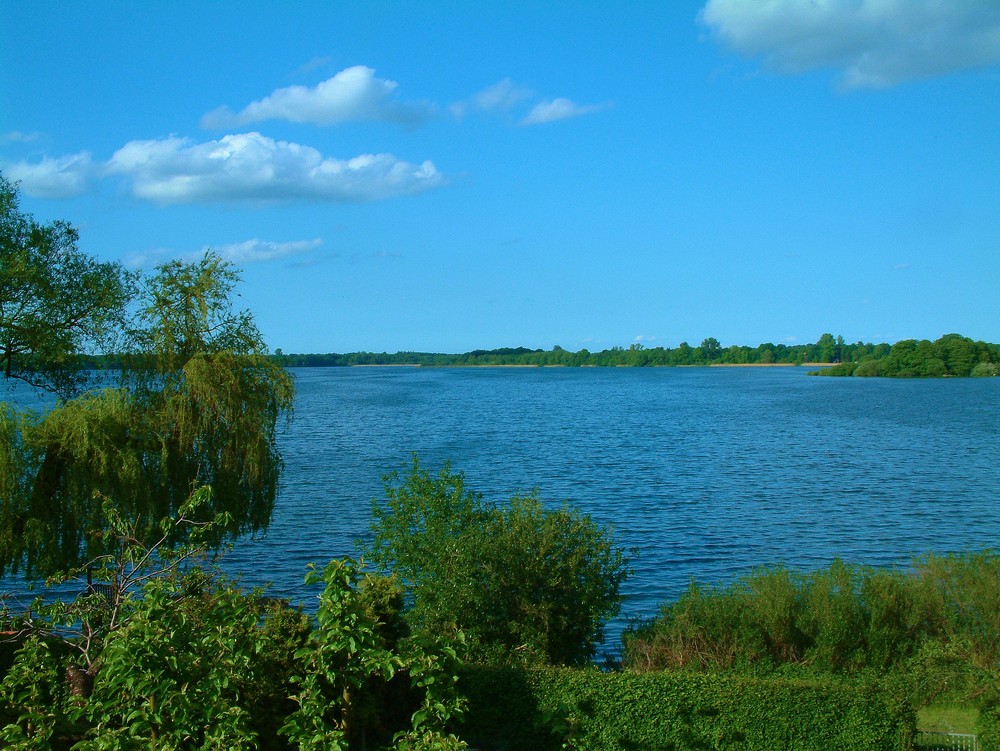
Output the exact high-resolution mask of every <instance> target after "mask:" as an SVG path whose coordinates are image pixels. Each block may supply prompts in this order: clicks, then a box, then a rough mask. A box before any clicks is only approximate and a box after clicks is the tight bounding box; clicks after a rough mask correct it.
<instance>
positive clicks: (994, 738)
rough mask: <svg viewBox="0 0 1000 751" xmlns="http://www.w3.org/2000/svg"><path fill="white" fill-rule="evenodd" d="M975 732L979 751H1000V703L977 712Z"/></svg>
mask: <svg viewBox="0 0 1000 751" xmlns="http://www.w3.org/2000/svg"><path fill="white" fill-rule="evenodd" d="M976 731H977V735H978V736H979V749H980V751H1000V702H997V703H993V704H990V705H988V706H986V707H983V708H982V709H980V710H979V725H978V726H977V728H976Z"/></svg>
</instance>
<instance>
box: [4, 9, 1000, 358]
mask: <svg viewBox="0 0 1000 751" xmlns="http://www.w3.org/2000/svg"><path fill="white" fill-rule="evenodd" d="M0 32H2V35H3V40H4V41H3V43H2V44H0V170H2V172H3V174H4V175H5V176H6V177H8V178H10V179H16V180H19V181H20V190H21V196H22V208H23V209H24V210H26V211H29V212H31V213H32V214H34V215H35V217H36V218H37V219H39V220H42V221H49V220H52V219H66V220H68V221H70V222H71V223H73V224H74V225H76V226H77V227H78V228H79V229H80V232H81V239H80V246H81V248H82V249H83V250H85V251H87V252H88V253H91V254H93V255H95V256H98V257H100V258H102V259H108V260H121V261H122V262H124V263H126V264H129V265H131V266H139V267H143V268H146V269H151V268H153V267H154V266H155V265H156V264H157V263H161V262H163V261H166V260H168V259H171V258H190V257H196V256H197V255H198V254H200V253H201V252H202V251H203V250H204V249H205V248H206V247H211V248H213V249H215V250H216V251H217V252H219V253H221V254H223V255H225V256H226V257H229V258H231V259H232V260H233V261H234V262H235V263H237V264H238V265H239V266H240V267H241V268H242V269H243V279H244V281H243V284H242V285H241V288H240V291H241V295H242V297H241V303H242V304H243V305H244V306H246V307H248V308H250V309H251V310H253V312H254V313H255V315H256V318H257V322H258V325H259V326H260V328H261V329H262V331H263V332H264V335H265V337H266V339H267V341H268V344H269V345H270V346H271V347H281V348H283V349H284V350H285V351H287V352H331V351H336V352H345V351H356V350H373V351H389V352H394V351H398V350H429V351H445V352H463V351H467V350H470V349H474V348H493V347H507V346H511V347H512V346H528V347H543V348H546V349H548V348H551V347H552V346H553V345H559V346H562V347H564V348H566V349H572V350H577V349H580V348H582V347H587V348H588V349H591V350H596V349H603V348H605V347H610V346H615V345H621V346H627V345H629V344H631V343H633V342H641V343H643V344H645V345H646V346H668V347H674V346H677V345H678V344H679V343H680V342H681V341H688V342H690V343H692V344H697V343H699V342H700V341H701V340H702V339H704V338H705V337H709V336H713V337H715V338H717V339H718V340H719V341H720V342H722V343H723V344H724V345H729V344H747V345H751V346H755V345H757V344H759V343H761V342H774V343H780V342H784V343H806V342H813V341H815V340H816V339H817V338H818V337H819V336H820V334H822V333H823V332H827V331H829V332H831V333H834V334H841V335H843V336H844V337H845V338H846V339H847V340H849V341H857V340H863V341H889V342H894V341H897V340H899V339H904V338H911V337H912V338H930V339H934V338H937V337H939V336H941V335H942V334H944V333H949V332H957V333H961V334H964V335H967V336H971V337H973V338H976V339H985V340H987V341H992V342H997V341H1000V315H998V312H997V311H998V303H997V299H998V288H1000V3H998V2H997V1H996V0H955V1H954V2H940V1H939V0H816V2H805V0H768V1H767V2H763V1H761V2H753V1H751V0H710V2H707V3H706V2H686V1H685V0H677V1H676V2H662V0H661V1H660V2H630V3H607V2H605V3H597V2H583V1H578V2H516V1H515V2H506V3H473V2H457V1H455V0H438V1H437V2H371V3H362V2H351V3H348V2H318V1H317V2H304V3H298V4H291V3H254V2H251V3H247V2H245V1H244V2H204V0H200V1H199V2H184V1H177V2H169V3H167V2H150V3H133V2H95V3H63V2H46V1H45V0H30V1H27V0H8V1H7V2H4V3H2V5H0Z"/></svg>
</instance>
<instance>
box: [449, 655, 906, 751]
mask: <svg viewBox="0 0 1000 751" xmlns="http://www.w3.org/2000/svg"><path fill="white" fill-rule="evenodd" d="M459 686H460V690H461V691H462V692H463V693H465V694H466V696H468V697H469V707H468V710H467V712H466V718H465V722H464V726H463V727H461V728H459V733H460V735H461V737H462V738H464V739H467V740H468V741H469V743H470V745H471V746H472V747H473V748H477V749H482V751H514V750H515V749H518V750H519V749H537V751H548V750H549V749H553V750H554V749H560V748H568V749H582V750H585V751H637V750H638V749H642V750H643V751H647V750H648V751H656V750H659V749H664V750H665V749H670V750H671V751H689V750H690V751H694V750H695V749H699V750H700V749H727V750H729V749H731V750H732V751H775V749H785V750H787V751H873V749H875V750H877V751H896V750H898V751H903V749H908V748H909V747H910V743H911V742H912V739H913V735H914V732H915V726H916V717H915V715H914V713H913V711H912V710H911V709H910V708H909V707H908V706H906V702H904V701H898V700H896V699H894V696H893V694H892V693H891V692H890V691H888V690H886V689H885V688H883V687H881V686H880V685H879V684H877V683H875V682H871V681H867V682H865V681H803V680H792V679H758V678H741V677H730V676H720V675H710V674H690V673H629V672H621V673H602V672H599V671H598V670H596V669H594V670H569V669H564V668H539V669H531V670H522V669H516V668H487V667H468V668H466V669H465V670H464V672H463V673H462V676H461V680H460V683H459Z"/></svg>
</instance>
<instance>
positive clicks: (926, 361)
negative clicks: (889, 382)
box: [819, 334, 1000, 378]
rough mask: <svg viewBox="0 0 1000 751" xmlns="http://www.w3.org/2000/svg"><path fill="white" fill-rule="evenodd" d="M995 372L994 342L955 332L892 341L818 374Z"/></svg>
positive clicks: (999, 359) (998, 367)
mask: <svg viewBox="0 0 1000 751" xmlns="http://www.w3.org/2000/svg"><path fill="white" fill-rule="evenodd" d="M998 373H1000V351H998V348H997V347H996V345H990V344H987V343H986V342H977V341H973V340H972V339H969V338H967V337H964V336H959V335H958V334H945V335H944V336H942V337H941V338H940V339H937V340H936V341H933V342H931V341H928V340H926V339H923V340H921V341H917V340H915V339H904V340H902V341H899V342H896V343H895V344H894V345H892V348H891V349H889V351H888V352H884V353H874V354H869V355H867V356H865V357H863V358H862V359H860V361H850V362H844V363H843V364H842V365H840V366H836V367H833V368H829V369H826V370H823V371H821V372H820V373H819V375H828V376H849V375H854V376H859V377H865V376H868V377H871V376H884V377H895V378H941V377H945V376H958V377H966V376H989V375H997V374H998Z"/></svg>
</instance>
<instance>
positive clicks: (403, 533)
mask: <svg viewBox="0 0 1000 751" xmlns="http://www.w3.org/2000/svg"><path fill="white" fill-rule="evenodd" d="M372 513H373V519H374V521H373V524H372V531H373V532H374V539H373V542H372V544H371V546H370V547H369V549H368V551H367V552H366V557H368V558H370V559H371V560H373V561H375V562H376V563H378V564H379V565H381V566H383V567H385V568H387V569H392V570H393V571H395V572H396V573H397V574H398V575H399V577H400V579H401V581H402V582H403V584H404V586H405V587H406V589H407V594H408V596H409V597H410V598H411V601H412V609H411V610H410V611H409V613H408V615H407V617H408V619H409V621H410V622H411V623H412V624H413V626H414V627H415V628H416V629H417V630H419V631H423V632H426V633H437V632H439V631H440V630H441V629H442V628H443V627H445V626H446V625H447V624H449V623H457V625H458V626H459V628H461V629H462V631H463V632H465V633H466V635H467V637H468V639H469V649H470V652H469V658H470V659H471V660H480V661H489V662H505V661H512V660H513V661H519V662H529V663H553V664H566V665H574V664H584V663H586V662H587V661H589V660H590V659H591V658H592V657H593V656H594V655H595V653H596V649H597V644H598V643H599V642H600V641H601V640H602V637H603V628H604V623H605V622H606V621H607V619H609V618H611V617H613V616H614V615H616V614H617V613H618V610H619V607H620V605H621V599H622V598H621V594H620V592H619V588H620V586H621V584H622V582H623V581H624V580H625V578H626V576H627V575H628V562H627V559H626V557H625V554H624V552H623V551H622V550H621V548H619V547H618V546H617V545H616V544H615V541H614V538H613V536H612V534H611V531H610V530H608V529H602V528H601V527H599V526H597V524H595V523H594V522H593V521H592V520H591V519H590V517H588V516H587V515H586V514H583V513H581V512H579V511H577V510H575V509H573V508H571V507H569V506H568V505H563V506H562V507H560V508H555V509H547V508H544V507H543V506H542V504H541V501H539V499H538V496H537V494H534V493H533V494H529V495H516V496H514V497H513V498H512V499H511V500H510V502H509V503H508V504H507V505H494V504H491V503H486V502H484V501H483V499H482V497H481V496H480V495H479V494H478V493H474V492H472V491H469V490H467V489H466V488H465V481H464V477H463V476H462V475H461V474H456V473H453V472H451V471H450V469H449V468H448V467H447V466H446V467H445V468H444V469H442V470H441V472H440V473H439V474H438V475H437V476H436V477H435V476H431V475H430V474H428V473H427V472H425V471H424V470H422V469H421V468H420V466H419V463H418V462H417V459H416V458H414V459H413V466H412V469H411V471H410V473H409V475H408V476H407V477H406V478H405V479H404V480H400V478H399V477H398V476H397V475H390V476H389V477H387V478H386V501H385V503H384V504H379V503H375V504H373V510H372Z"/></svg>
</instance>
